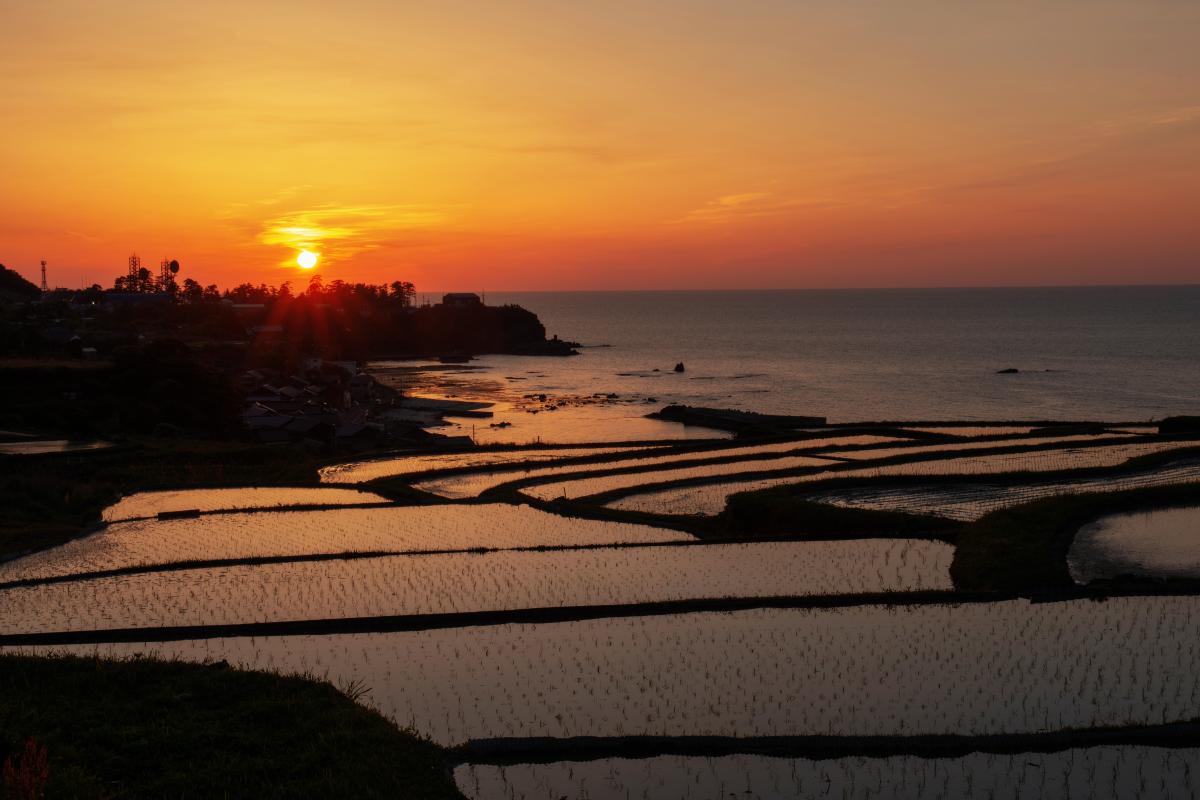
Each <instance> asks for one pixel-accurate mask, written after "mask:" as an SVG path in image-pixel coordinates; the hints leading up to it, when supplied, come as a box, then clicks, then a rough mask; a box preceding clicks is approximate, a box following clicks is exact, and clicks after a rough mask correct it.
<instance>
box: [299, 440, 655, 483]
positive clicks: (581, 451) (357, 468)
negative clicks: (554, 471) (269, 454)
mask: <svg viewBox="0 0 1200 800" xmlns="http://www.w3.org/2000/svg"><path fill="white" fill-rule="evenodd" d="M652 449H653V448H649V447H638V446H636V445H630V446H622V447H566V448H556V449H550V448H532V449H525V450H496V451H492V452H476V451H471V452H466V453H438V454H434V455H425V454H422V455H411V456H398V457H396V458H379V459H372V460H369V461H352V462H348V463H346V464H335V465H333V466H329V467H322V468H321V470H320V476H321V482H322V483H365V482H367V481H372V480H375V479H376V478H389V477H392V476H396V475H415V474H418V473H421V472H429V471H431V470H437V469H465V468H470V467H494V466H505V465H508V464H522V463H530V464H536V463H539V462H542V461H557V460H560V459H564V458H584V457H587V456H599V455H605V454H607V453H621V452H625V451H631V452H642V451H649V450H652Z"/></svg>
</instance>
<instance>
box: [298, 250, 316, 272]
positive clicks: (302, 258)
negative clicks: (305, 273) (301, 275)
mask: <svg viewBox="0 0 1200 800" xmlns="http://www.w3.org/2000/svg"><path fill="white" fill-rule="evenodd" d="M296 263H297V264H299V265H300V268H301V269H312V268H313V267H315V266H316V265H317V254H316V253H314V252H312V251H310V250H301V251H300V255H298V256H296Z"/></svg>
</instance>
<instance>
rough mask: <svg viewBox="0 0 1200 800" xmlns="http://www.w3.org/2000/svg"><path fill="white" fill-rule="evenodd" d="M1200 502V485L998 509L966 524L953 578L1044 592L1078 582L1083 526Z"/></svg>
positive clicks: (966, 586) (981, 586) (961, 583)
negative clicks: (1072, 556) (1074, 559)
mask: <svg viewBox="0 0 1200 800" xmlns="http://www.w3.org/2000/svg"><path fill="white" fill-rule="evenodd" d="M1196 505H1200V484H1196V483H1191V484H1179V485H1173V486H1152V487H1146V488H1142V489H1131V490H1128V491H1123V492H1097V493H1092V494H1076V495H1061V496H1058V497H1050V498H1045V499H1042V500H1036V501H1034V502H1032V503H1026V504H1024V505H1020V506H1014V507H1012V508H1006V509H1001V510H998V511H993V512H992V513H990V514H987V515H985V516H984V517H982V518H981V519H980V520H979V521H978V522H975V523H973V524H971V525H967V526H965V527H963V528H962V530H961V531H960V533H959V536H958V546H957V547H956V548H955V551H954V562H953V563H952V564H951V566H950V577H951V578H952V579H953V580H954V585H955V587H956V588H958V589H962V590H965V591H1005V592H1042V591H1054V590H1058V589H1065V588H1069V587H1071V586H1073V585H1074V582H1073V581H1072V579H1071V574H1070V572H1069V570H1068V568H1067V553H1068V551H1069V550H1070V549H1071V543H1072V542H1073V541H1074V539H1075V533H1076V532H1077V531H1078V530H1079V528H1080V527H1082V526H1083V525H1085V524H1087V523H1088V522H1091V521H1092V520H1094V519H1097V518H1099V517H1102V516H1106V515H1108V514H1120V513H1125V512H1130V511H1143V510H1149V509H1155V508H1169V507H1178V506H1196Z"/></svg>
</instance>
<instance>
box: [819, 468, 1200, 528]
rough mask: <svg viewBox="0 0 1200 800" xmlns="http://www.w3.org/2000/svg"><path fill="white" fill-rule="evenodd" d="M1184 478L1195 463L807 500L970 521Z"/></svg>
mask: <svg viewBox="0 0 1200 800" xmlns="http://www.w3.org/2000/svg"><path fill="white" fill-rule="evenodd" d="M1189 481H1200V461H1194V462H1188V463H1182V464H1175V465H1169V466H1165V467H1161V468H1159V469H1155V470H1151V471H1146V472H1134V473H1130V474H1127V475H1112V476H1104V477H1099V478H1079V479H1076V480H1069V481H1047V482H1039V483H1032V484H1024V485H1016V486H1009V485H1003V484H988V483H967V484H922V485H919V486H880V487H863V488H856V489H844V490H840V491H832V492H821V493H816V494H813V495H810V496H809V499H811V500H815V501H817V502H820V503H828V504H830V505H835V506H842V507H844V508H866V509H871V510H874V511H903V512H907V513H909V514H934V515H937V516H941V517H946V518H948V519H956V520H961V521H963V522H970V521H973V520H977V519H979V518H980V517H982V516H983V515H984V514H987V513H989V512H992V511H995V510H997V509H1000V508H1006V507H1008V506H1013V505H1018V504H1020V503H1028V502H1031V501H1033V500H1040V499H1041V498H1044V497H1055V496H1058V495H1064V494H1082V493H1084V492H1117V491H1124V490H1126V489H1140V488H1143V487H1147V486H1165V485H1168V484H1172V483H1185V482H1189Z"/></svg>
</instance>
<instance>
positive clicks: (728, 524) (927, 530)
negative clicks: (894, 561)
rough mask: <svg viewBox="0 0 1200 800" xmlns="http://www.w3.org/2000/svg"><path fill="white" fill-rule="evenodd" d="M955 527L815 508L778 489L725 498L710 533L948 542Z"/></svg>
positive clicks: (936, 520)
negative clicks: (723, 505) (722, 508)
mask: <svg viewBox="0 0 1200 800" xmlns="http://www.w3.org/2000/svg"><path fill="white" fill-rule="evenodd" d="M961 528H962V524H961V523H959V522H955V521H953V520H948V519H943V518H941V517H932V516H924V515H921V514H905V513H902V512H898V511H875V510H871V509H862V508H843V507H841V506H833V505H828V504H825V503H816V502H813V501H811V500H807V499H805V498H804V496H803V495H799V494H797V492H796V488H795V487H793V486H781V487H778V488H775V489H766V490H763V491H759V492H748V493H743V494H735V495H732V496H730V498H729V500H728V502H727V504H726V506H725V510H724V511H723V512H721V514H720V516H718V517H717V518H716V525H715V528H714V531H715V533H716V535H718V536H722V537H734V536H746V537H753V538H759V539H761V538H781V539H796V538H808V537H811V538H826V539H827V538H844V539H859V538H863V537H866V536H896V537H900V538H917V539H940V540H943V541H949V542H954V541H955V540H956V537H957V532H958V531H959V529H961ZM702 538H703V537H702Z"/></svg>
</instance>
